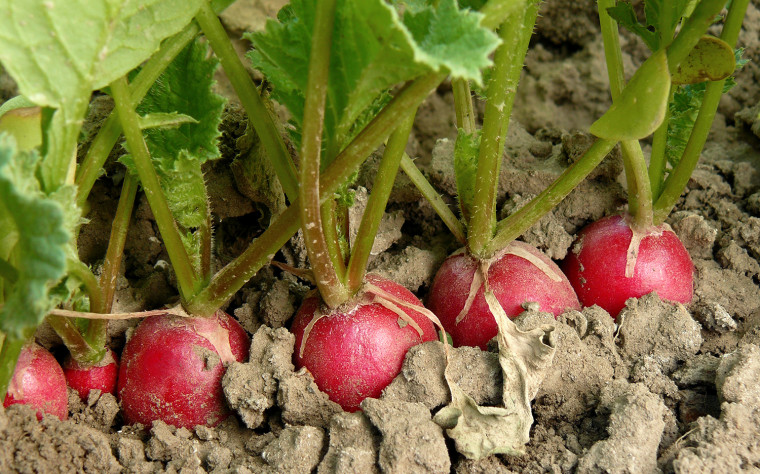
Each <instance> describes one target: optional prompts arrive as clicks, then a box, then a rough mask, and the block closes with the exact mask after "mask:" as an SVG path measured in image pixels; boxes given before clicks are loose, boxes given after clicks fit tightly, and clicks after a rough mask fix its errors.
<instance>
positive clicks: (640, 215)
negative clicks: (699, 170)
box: [597, 0, 652, 228]
mask: <svg viewBox="0 0 760 474" xmlns="http://www.w3.org/2000/svg"><path fill="white" fill-rule="evenodd" d="M614 4H615V2H614V1H610V0H599V1H598V2H597V8H598V11H599V22H600V25H601V27H602V39H603V41H604V58H605V61H606V63H607V72H608V76H609V80H610V95H611V96H612V100H613V102H614V101H615V100H616V99H617V98H618V97H619V96H620V94H621V92H622V91H623V88H624V87H625V79H624V74H623V60H622V57H623V54H622V52H621V49H620V36H619V34H618V29H617V22H615V20H613V19H612V17H610V15H609V13H607V9H608V8H611V7H612V6H614ZM620 147H621V149H622V151H623V162H624V165H625V177H626V181H627V184H628V212H629V213H630V214H631V216H632V217H633V220H634V223H635V224H636V226H637V227H639V228H645V227H648V226H651V225H652V188H651V186H650V181H649V175H648V170H647V164H646V160H645V159H644V153H643V152H642V151H641V144H639V141H638V140H624V141H623V142H621V143H620Z"/></svg>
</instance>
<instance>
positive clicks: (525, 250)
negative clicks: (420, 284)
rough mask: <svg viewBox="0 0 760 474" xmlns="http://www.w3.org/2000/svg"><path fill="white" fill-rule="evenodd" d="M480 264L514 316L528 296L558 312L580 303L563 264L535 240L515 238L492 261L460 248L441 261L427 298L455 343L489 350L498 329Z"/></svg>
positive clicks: (510, 315) (546, 309)
mask: <svg viewBox="0 0 760 474" xmlns="http://www.w3.org/2000/svg"><path fill="white" fill-rule="evenodd" d="M481 264H482V265H483V268H487V279H488V286H489V288H490V289H491V290H493V293H494V295H495V296H496V299H497V300H498V301H499V303H500V304H501V306H502V308H504V311H505V312H506V313H507V316H509V317H510V318H515V317H517V316H518V315H519V314H520V313H522V312H523V311H524V308H523V305H524V304H525V303H528V302H536V303H538V305H539V309H540V310H541V311H546V312H549V313H552V314H554V315H555V316H557V315H559V314H560V313H562V312H564V311H566V310H570V309H580V303H579V302H578V297H577V296H576V295H575V291H573V288H572V286H571V285H570V282H569V281H567V278H565V276H564V274H563V273H562V271H561V270H560V269H559V267H558V266H557V265H556V264H555V263H554V262H552V260H551V259H550V258H549V257H547V256H546V255H544V254H543V253H541V252H540V251H539V250H538V249H536V248H535V247H533V246H531V245H528V244H526V243H524V242H518V241H515V242H512V243H511V244H510V245H509V246H508V247H507V248H506V249H505V252H504V253H502V254H501V255H500V256H497V257H495V258H494V259H493V260H492V261H490V262H478V260H476V259H475V258H474V257H472V256H470V255H469V254H467V253H466V252H458V253H455V254H453V255H451V256H449V257H448V258H447V259H446V260H445V261H444V262H443V265H441V268H440V269H439V270H438V273H437V274H436V276H435V279H434V280H433V285H432V287H431V288H430V294H429V295H428V300H427V304H428V308H430V310H431V311H433V313H435V314H436V316H438V318H440V320H441V323H442V324H443V327H444V329H445V330H446V332H447V333H449V334H450V335H451V340H452V342H453V344H454V346H455V347H459V346H474V347H479V348H481V349H483V350H485V349H486V346H487V345H488V341H490V340H491V339H492V338H494V337H495V336H496V333H497V331H498V327H497V326H496V320H495V319H494V317H493V314H492V313H491V310H490V309H489V307H488V304H487V303H486V300H485V297H484V283H485V279H484V275H483V271H482V270H481V269H480V268H479V267H481ZM468 304H469V305H470V306H469V308H468V307H467V306H468Z"/></svg>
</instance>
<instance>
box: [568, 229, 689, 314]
mask: <svg viewBox="0 0 760 474" xmlns="http://www.w3.org/2000/svg"><path fill="white" fill-rule="evenodd" d="M562 268H563V270H564V271H565V273H566V274H567V277H568V279H569V280H570V283H571V284H572V285H573V288H575V291H576V292H577V293H578V298H579V299H580V301H581V303H583V305H584V306H592V305H598V306H600V307H602V308H603V309H604V310H606V311H607V312H608V313H610V315H611V316H612V317H613V318H617V316H618V314H619V313H620V311H621V310H622V309H623V308H624V307H625V302H626V300H628V298H638V297H640V296H644V295H646V294H648V293H651V292H653V291H654V292H657V294H658V295H659V297H660V298H662V299H663V300H667V301H672V302H678V303H688V302H690V301H691V299H692V296H693V282H694V265H693V263H692V261H691V257H690V256H689V252H687V251H686V248H685V247H684V246H683V244H682V243H681V241H680V240H679V238H678V236H676V234H675V233H673V231H672V230H670V227H669V226H667V225H666V224H663V225H660V226H653V227H651V228H649V229H644V230H641V231H636V232H634V230H632V228H631V225H630V224H629V222H628V219H626V218H624V217H623V216H610V217H605V218H603V219H601V220H598V221H596V222H594V223H592V224H590V225H588V226H587V227H585V228H584V229H582V230H581V231H580V233H579V234H578V238H577V239H576V243H575V244H574V245H573V247H572V249H571V252H570V253H568V256H567V257H566V258H565V261H564V262H563V265H562Z"/></svg>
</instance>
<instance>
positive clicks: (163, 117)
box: [140, 112, 198, 130]
mask: <svg viewBox="0 0 760 474" xmlns="http://www.w3.org/2000/svg"><path fill="white" fill-rule="evenodd" d="M186 123H198V121H197V120H195V119H194V118H192V117H191V116H189V115H184V114H178V113H176V112H172V113H168V114H167V113H155V114H147V115H144V116H141V117H140V128H141V129H142V130H146V129H149V128H177V127H179V126H180V125H184V124H186Z"/></svg>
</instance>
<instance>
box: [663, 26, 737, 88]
mask: <svg viewBox="0 0 760 474" xmlns="http://www.w3.org/2000/svg"><path fill="white" fill-rule="evenodd" d="M735 68H736V58H735V57H734V50H733V49H732V48H731V46H730V45H729V44H728V43H726V42H725V41H723V40H721V39H720V38H716V37H714V36H703V37H702V38H700V39H699V42H698V43H697V44H696V46H694V49H692V50H691V52H690V53H689V55H688V56H687V57H686V59H684V60H683V61H681V63H680V64H679V65H678V69H677V70H676V72H675V73H674V74H673V83H674V84H696V83H697V82H704V81H720V80H722V79H725V78H727V77H728V76H730V75H731V74H733V72H734V69H735Z"/></svg>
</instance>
